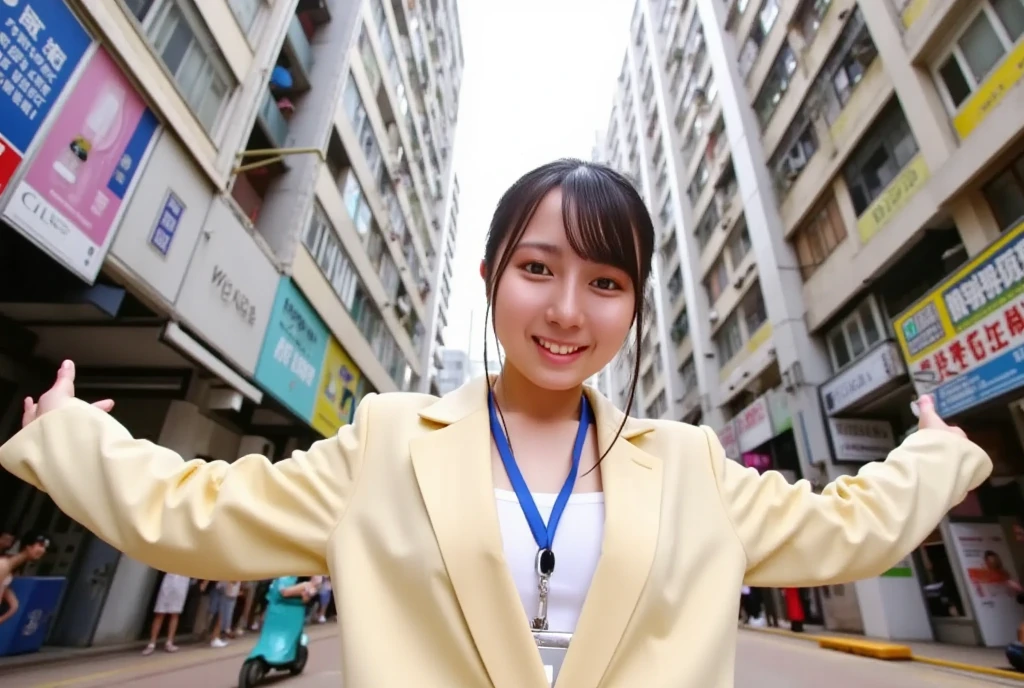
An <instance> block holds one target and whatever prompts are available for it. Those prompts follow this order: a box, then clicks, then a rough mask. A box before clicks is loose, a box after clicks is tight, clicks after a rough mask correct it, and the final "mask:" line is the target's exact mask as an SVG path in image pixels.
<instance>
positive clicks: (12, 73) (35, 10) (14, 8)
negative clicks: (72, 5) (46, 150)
mask: <svg viewBox="0 0 1024 688" xmlns="http://www.w3.org/2000/svg"><path fill="white" fill-rule="evenodd" d="M91 45H92V37H91V36H90V35H89V34H88V32H87V31H86V30H85V29H84V28H83V27H82V24H81V23H80V22H79V21H78V19H77V18H76V17H75V15H74V13H73V12H72V11H71V10H70V9H69V8H68V6H67V5H66V4H65V3H64V2H63V0H2V2H0V194H2V193H3V192H4V189H5V188H6V187H7V184H8V183H9V182H10V180H11V178H12V177H14V175H15V174H16V173H17V171H18V167H19V166H20V165H21V162H22V160H23V159H24V157H25V155H26V154H27V153H28V150H29V148H31V146H32V142H33V141H35V140H36V138H37V136H38V134H39V133H40V131H41V130H42V127H43V124H44V123H45V122H46V118H47V116H48V115H49V114H50V111H51V110H52V109H53V106H54V104H55V103H56V102H57V100H58V99H60V97H61V95H62V94H63V93H64V89H65V88H66V87H67V85H68V83H70V81H71V78H72V75H73V74H74V73H75V70H76V69H77V68H78V65H79V63H81V61H82V58H83V57H84V56H85V54H86V52H87V51H88V50H89V47H90V46H91Z"/></svg>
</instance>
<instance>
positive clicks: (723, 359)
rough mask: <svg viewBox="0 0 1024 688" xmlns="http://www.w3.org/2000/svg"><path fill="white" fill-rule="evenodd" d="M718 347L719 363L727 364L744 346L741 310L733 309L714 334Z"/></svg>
mask: <svg viewBox="0 0 1024 688" xmlns="http://www.w3.org/2000/svg"><path fill="white" fill-rule="evenodd" d="M714 340H715V348H716V349H718V363H719V365H725V364H726V363H728V362H729V361H731V360H732V358H733V356H735V355H736V354H738V353H739V352H740V350H741V349H742V348H743V333H742V332H741V331H740V320H739V311H733V312H732V314H731V315H729V317H728V318H726V320H725V322H724V323H722V326H721V327H720V328H718V331H717V332H715V335H714Z"/></svg>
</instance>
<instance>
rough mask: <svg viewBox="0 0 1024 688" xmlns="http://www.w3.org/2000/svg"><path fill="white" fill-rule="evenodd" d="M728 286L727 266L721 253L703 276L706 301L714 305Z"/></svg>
mask: <svg viewBox="0 0 1024 688" xmlns="http://www.w3.org/2000/svg"><path fill="white" fill-rule="evenodd" d="M728 286H729V268H728V267H727V266H726V264H725V255H724V254H722V255H720V256H718V260H716V261H715V264H714V265H712V266H711V270H710V271H709V272H708V276H707V277H705V278H704V290H705V291H706V292H707V294H708V303H709V304H711V305H712V306H714V305H715V302H717V301H718V299H719V297H720V296H721V295H722V292H724V291H725V288H726V287H728Z"/></svg>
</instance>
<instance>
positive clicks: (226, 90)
mask: <svg viewBox="0 0 1024 688" xmlns="http://www.w3.org/2000/svg"><path fill="white" fill-rule="evenodd" d="M123 2H124V3H125V5H126V6H127V8H128V10H129V11H130V12H131V13H132V14H133V15H134V16H135V18H136V19H137V20H138V21H139V23H140V24H141V26H142V31H143V33H144V34H145V36H146V40H148V41H149V44H150V47H152V48H153V50H154V51H155V52H156V54H157V55H158V56H159V57H160V60H161V62H163V65H164V67H166V68H167V71H168V72H170V74H171V77H172V78H173V79H174V82H175V84H176V85H177V87H178V90H179V92H180V93H181V95H182V97H183V98H184V99H185V102H186V103H188V106H189V107H190V108H191V109H192V112H193V113H194V114H195V116H196V118H197V119H198V120H199V122H200V123H201V124H202V125H203V127H204V128H205V129H206V131H207V132H210V133H212V132H213V131H214V130H215V129H216V128H217V124H218V123H219V121H220V118H221V115H222V114H223V112H224V111H225V109H226V108H227V103H228V100H229V99H230V97H231V94H232V92H233V91H234V89H235V86H237V83H236V82H235V79H234V77H233V76H232V75H231V70H230V69H228V65H227V62H225V60H224V58H223V57H222V56H221V54H220V51H219V50H218V48H217V44H216V42H215V41H214V40H213V36H212V35H211V34H210V32H209V30H208V29H207V28H206V25H205V24H204V23H203V19H202V16H201V15H200V14H199V11H198V10H197V9H196V6H195V3H194V2H193V0H123Z"/></svg>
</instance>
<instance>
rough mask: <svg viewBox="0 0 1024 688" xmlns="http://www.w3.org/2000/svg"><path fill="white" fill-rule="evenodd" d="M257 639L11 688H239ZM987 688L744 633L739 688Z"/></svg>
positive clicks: (125, 658)
mask: <svg viewBox="0 0 1024 688" xmlns="http://www.w3.org/2000/svg"><path fill="white" fill-rule="evenodd" d="M312 635H313V639H312V642H311V646H310V649H311V652H310V660H309V665H308V667H307V669H306V673H305V674H304V675H303V676H302V677H300V678H297V679H292V678H288V677H287V676H282V677H281V678H280V679H279V680H272V681H269V682H268V683H267V685H273V686H281V688H337V686H338V681H339V677H340V674H339V672H338V666H337V663H336V653H335V651H334V642H335V631H334V629H333V628H324V629H320V628H317V629H313V631H312ZM252 642H253V640H252V639H251V638H249V639H245V640H240V641H237V642H235V643H233V644H232V645H231V646H230V647H228V648H225V649H222V650H213V649H210V648H208V647H206V646H201V647H191V648H188V649H185V650H182V651H181V652H179V653H178V654H175V655H166V654H160V653H158V654H155V655H153V656H152V657H141V656H139V655H138V654H130V655H117V656H111V657H105V658H99V659H95V660H90V661H87V662H79V663H60V664H55V665H51V666H49V667H40V668H34V669H26V670H21V671H17V670H15V671H13V672H10V675H9V674H8V673H6V672H5V673H4V674H3V680H2V683H3V686H4V688H99V687H100V686H104V687H106V686H117V687H118V688H122V687H123V688H128V687H132V686H138V687H139V688H143V687H145V688H180V687H182V686H185V687H188V688H232V687H233V686H235V685H236V679H237V675H238V669H239V667H240V666H241V663H242V657H243V656H244V655H245V654H246V653H247V652H248V649H249V647H250V646H251V644H252ZM825 681H827V684H828V688H864V687H865V686H871V688H908V686H927V687H928V688H984V687H986V686H1000V685H1005V686H1018V688H1020V687H1021V686H1024V682H1020V681H1012V680H1006V679H999V678H988V677H979V676H973V675H965V674H961V673H958V672H952V671H947V670H943V669H937V668H933V667H928V666H925V665H921V664H910V663H895V662H880V661H877V660H871V659H864V658H860V657H853V656H850V655H844V654H840V653H836V652H830V651H826V650H821V649H819V648H818V647H817V646H815V645H814V644H812V643H807V642H804V641H799V640H792V639H789V638H786V637H779V636H772V635H766V634H760V633H752V632H742V633H741V634H740V641H739V648H738V659H737V667H736V688H821V686H822V685H823V682H825Z"/></svg>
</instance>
